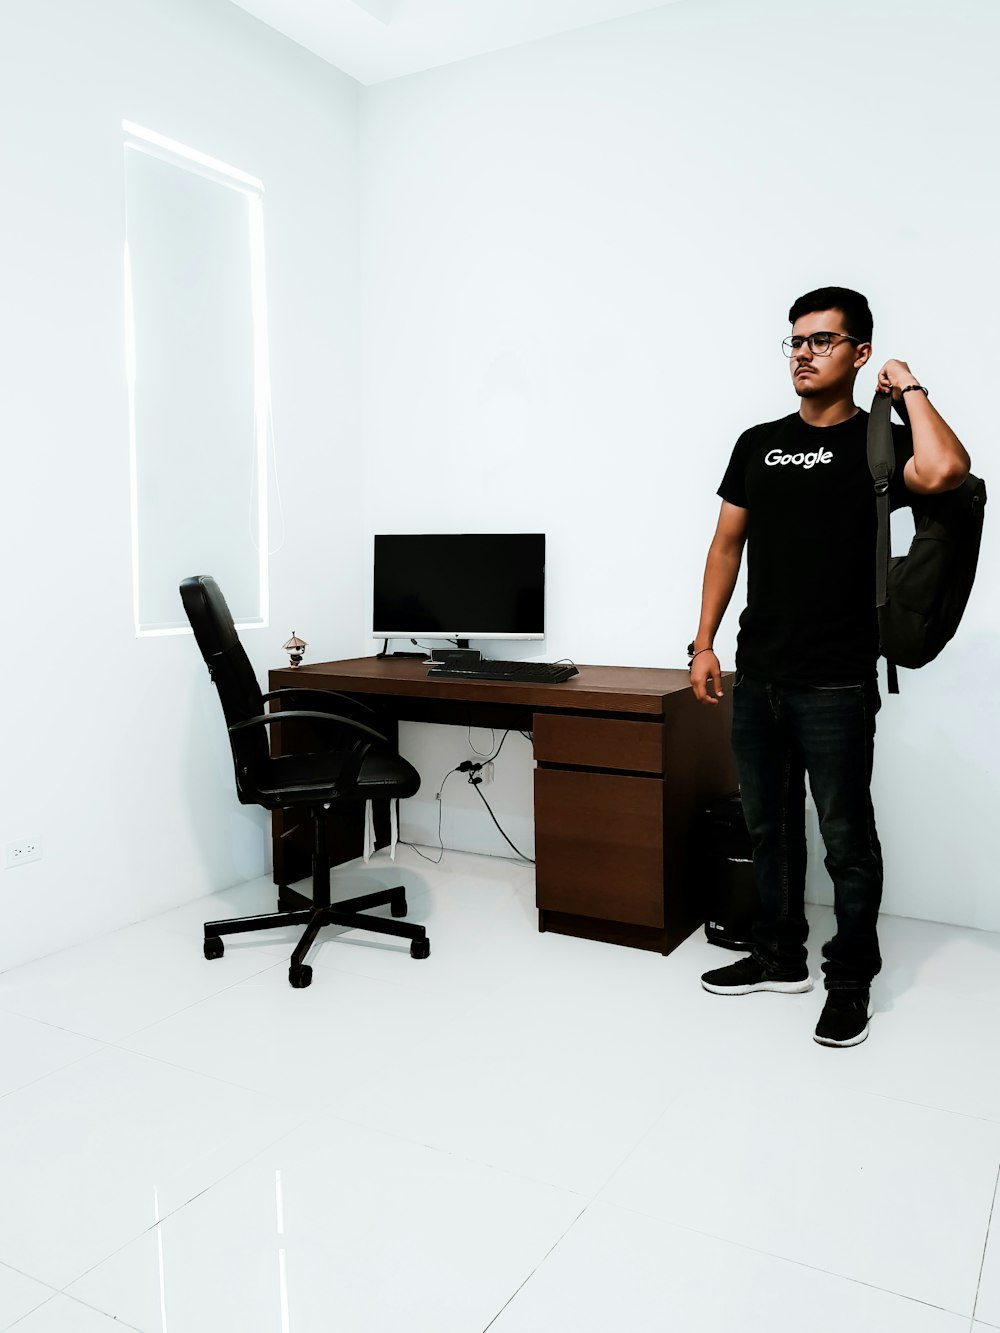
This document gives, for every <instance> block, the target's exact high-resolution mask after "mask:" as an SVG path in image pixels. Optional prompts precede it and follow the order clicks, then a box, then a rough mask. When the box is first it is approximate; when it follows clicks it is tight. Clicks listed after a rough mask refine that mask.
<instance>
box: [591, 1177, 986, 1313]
mask: <svg viewBox="0 0 1000 1333" xmlns="http://www.w3.org/2000/svg"><path fill="white" fill-rule="evenodd" d="M602 1202H603V1205H604V1206H605V1207H611V1208H620V1209H621V1210H622V1212H626V1213H632V1214H633V1215H634V1216H636V1217H644V1218H647V1219H648V1220H649V1221H651V1222H658V1223H660V1225H661V1226H668V1227H676V1228H677V1229H678V1230H679V1231H686V1232H688V1233H689V1234H690V1235H693V1236H702V1237H704V1238H705V1239H706V1240H714V1241H717V1242H718V1243H719V1244H720V1245H729V1246H732V1247H733V1248H734V1249H737V1250H745V1251H747V1252H748V1253H749V1254H759V1255H762V1256H763V1257H764V1258H766V1259H774V1260H776V1261H777V1262H778V1263H782V1264H790V1265H792V1266H794V1267H795V1268H804V1269H806V1270H807V1271H808V1272H810V1273H822V1274H823V1276H824V1277H832V1278H836V1279H837V1280H838V1281H839V1282H851V1283H853V1284H854V1285H855V1286H858V1287H866V1288H867V1289H868V1290H869V1291H878V1292H881V1293H882V1294H883V1295H886V1296H894V1297H896V1299H897V1300H901V1301H912V1302H913V1304H914V1305H921V1306H924V1307H925V1308H926V1309H928V1310H938V1311H940V1313H941V1314H948V1315H954V1316H955V1317H956V1318H959V1319H970V1318H973V1317H974V1316H972V1315H970V1314H969V1312H968V1311H966V1310H953V1309H950V1308H949V1307H948V1306H947V1305H936V1304H935V1303H934V1302H933V1301H925V1300H921V1298H920V1297H919V1296H911V1295H909V1294H908V1293H907V1292H905V1291H896V1290H895V1289H894V1288H892V1287H882V1286H879V1284H878V1283H877V1282H866V1281H865V1279H864V1278H859V1277H852V1276H851V1275H850V1274H849V1273H838V1272H837V1270H836V1269H834V1268H822V1267H820V1265H818V1264H810V1263H807V1262H806V1261H805V1260H804V1259H795V1258H793V1257H792V1256H791V1255H788V1254H779V1253H778V1251H777V1250H767V1249H763V1248H761V1247H760V1246H759V1245H747V1244H745V1243H744V1242H743V1241H739V1240H733V1239H732V1238H731V1237H729V1236H720V1235H719V1234H718V1233H717V1232H714V1231H704V1230H702V1229H701V1228H700V1227H691V1226H687V1225H685V1223H683V1222H676V1221H670V1220H668V1219H667V1218H665V1217H662V1216H660V1215H659V1214H657V1213H650V1212H647V1211H646V1210H645V1209H643V1208H636V1207H634V1206H633V1205H631V1204H624V1203H618V1202H615V1201H612V1202H610V1203H609V1202H607V1201H602Z"/></svg>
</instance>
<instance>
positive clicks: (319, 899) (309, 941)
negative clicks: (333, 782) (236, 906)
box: [205, 806, 431, 989]
mask: <svg viewBox="0 0 1000 1333" xmlns="http://www.w3.org/2000/svg"><path fill="white" fill-rule="evenodd" d="M309 813H310V818H311V820H312V826H313V833H314V845H313V876H312V885H313V896H312V898H307V897H306V895H305V894H304V893H298V892H297V891H296V890H295V889H290V888H289V887H288V886H287V885H285V884H282V885H279V887H278V908H279V910H278V911H277V912H268V913H265V914H264V915H262V916H238V917H232V918H230V919H229V920H228V921H206V922H205V957H206V958H221V957H222V954H223V952H224V945H223V943H222V936H223V935H245V934H247V933H248V932H250V931H254V930H273V929H274V928H275V927H277V926H299V925H304V926H305V930H304V931H303V933H302V936H301V938H300V939H299V942H298V945H297V946H296V949H295V952H294V953H293V954H292V957H291V962H290V964H289V968H288V980H289V982H290V983H291V985H292V986H294V987H295V988H296V989H302V988H303V987H304V986H308V985H309V984H310V982H311V981H312V968H311V967H310V966H309V964H308V963H307V962H306V961H305V959H306V954H307V953H308V952H309V950H310V949H311V948H312V946H313V944H314V943H315V941H316V937H317V936H318V934H319V932H320V931H321V930H322V929H323V927H324V926H342V927H347V928H348V929H351V928H355V929H361V930H370V931H374V932H375V933H376V934H378V935H391V936H395V937H396V938H397V939H404V940H409V941H410V957H411V958H427V957H429V956H430V952H431V945H430V940H428V938H427V929H426V927H425V926H415V925H412V924H411V923H410V922H408V921H397V920H392V921H388V920H386V919H385V917H379V916H369V915H367V912H368V910H369V909H370V908H373V907H388V908H389V910H390V911H391V913H392V915H393V917H402V916H405V915H406V890H405V889H404V887H403V886H402V885H401V884H400V885H397V886H396V887H395V888H391V889H379V890H378V891H377V892H375V893H365V894H361V895H360V896H359V897H357V898H347V899H344V900H343V901H342V902H338V903H332V902H331V901H330V854H329V850H328V848H327V842H326V820H325V818H324V815H325V814H326V808H325V807H323V806H321V807H319V808H318V809H314V810H311V811H310V812H309Z"/></svg>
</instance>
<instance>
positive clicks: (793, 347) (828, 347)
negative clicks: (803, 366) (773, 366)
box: [781, 333, 861, 356]
mask: <svg viewBox="0 0 1000 1333" xmlns="http://www.w3.org/2000/svg"><path fill="white" fill-rule="evenodd" d="M834 338H846V340H847V341H848V342H852V343H860V342H861V339H860V338H852V337H851V335H850V334H849V333H810V334H809V336H808V337H803V335H802V334H801V333H793V334H792V336H791V337H790V338H786V339H785V341H784V342H783V343H782V344H781V350H782V351H783V352H784V353H785V356H794V355H795V353H796V352H798V351H801V349H802V347H803V346H804V345H805V344H806V343H808V344H809V350H810V352H812V354H813V356H829V355H830V353H831V352H832V351H833V349H834V345H835V344H834V341H833V340H834Z"/></svg>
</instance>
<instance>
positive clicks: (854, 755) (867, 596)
mask: <svg viewBox="0 0 1000 1333" xmlns="http://www.w3.org/2000/svg"><path fill="white" fill-rule="evenodd" d="M788 318H789V321H790V322H791V325H792V331H791V336H790V337H788V338H786V339H785V342H784V350H785V353H786V355H787V356H788V358H789V367H790V370H791V375H792V387H793V388H794V390H795V392H796V394H797V395H798V397H799V400H800V401H799V410H798V411H797V412H795V413H793V414H792V415H791V416H787V417H784V418H782V420H780V421H773V422H769V423H768V424H766V425H761V426H754V427H752V428H751V429H750V430H748V431H745V432H744V433H743V435H741V436H740V438H739V440H738V441H737V443H736V447H735V449H734V450H733V453H732V457H731V459H730V463H729V467H728V468H727V469H726V474H725V477H724V478H723V480H722V485H721V486H720V487H719V491H718V494H719V495H720V496H721V498H722V511H721V513H720V515H719V522H718V527H717V528H716V532H715V536H714V538H713V540H712V544H711V546H710V548H709V552H708V560H707V563H706V566H705V579H704V585H703V591H702V605H701V621H700V624H699V626H698V633H697V635H696V637H695V639H694V642H693V643H692V645H691V646H690V648H689V650H688V651H689V652H690V653H691V654H692V658H691V686H692V689H693V690H694V693H695V695H696V696H697V698H698V699H699V701H700V702H702V703H704V704H706V705H708V706H716V705H717V704H718V701H719V698H720V697H721V695H722V692H723V688H722V675H721V667H720V665H719V659H718V657H717V656H716V654H715V651H714V649H713V647H712V644H713V641H714V639H715V634H716V631H717V630H718V627H719V623H720V621H721V620H722V617H723V614H724V613H725V610H726V608H727V606H728V605H729V601H730V598H731V597H732V594H733V588H734V586H735V584H736V578H737V574H738V573H739V568H740V561H741V559H742V555H743V547H744V545H746V546H747V607H746V610H745V611H744V612H743V615H742V616H741V617H740V632H739V638H738V641H737V650H736V675H735V678H734V681H733V733H732V738H733V751H734V754H735V757H736V763H737V770H738V772H739V778H740V789H741V792H742V797H743V811H744V814H745V816H746V821H747V826H748V828H749V830H750V835H751V838H752V841H753V862H754V875H755V879H756V884H757V892H758V915H757V921H756V923H755V926H754V932H753V952H752V953H751V955H750V956H749V957H748V958H743V959H740V960H739V961H738V962H736V963H733V964H731V965H730V966H728V967H722V968H718V969H716V970H714V971H712V972H706V973H705V975H704V976H703V977H702V985H703V986H704V987H705V989H706V990H708V991H711V992H713V993H714V994H717V995H747V994H750V993H751V992H754V991H778V992H783V993H791V994H794V993H797V992H801V991H807V990H810V989H811V988H812V980H811V978H810V976H809V970H808V966H807V961H806V959H807V954H806V936H807V933H808V925H807V922H806V918H805V912H804V908H803V896H804V891H805V871H806V841H805V776H806V774H808V775H809V785H810V789H811V791H812V796H813V800H814V802H815V805H816V811H817V814H818V816H819V825H820V832H821V834H822V837H823V842H824V845H825V847H826V861H825V864H826V868H827V870H828V871H829V873H830V878H831V879H832V881H833V886H834V895H835V904H834V905H835V912H836V923H837V929H836V934H835V936H834V938H833V939H832V940H830V941H829V942H828V943H827V944H825V945H824V947H823V955H824V958H825V960H826V961H825V962H824V964H823V972H824V974H825V984H826V989H827V997H826V1004H825V1006H824V1009H823V1013H822V1016H821V1017H820V1020H819V1023H818V1025H817V1028H816V1033H815V1038H816V1040H817V1041H818V1042H820V1043H821V1044H823V1045H826V1046H854V1045H857V1044H858V1043H859V1042H861V1041H864V1039H865V1037H866V1036H867V1035H868V1002H869V991H870V987H871V983H872V979H873V978H874V977H875V976H876V975H877V974H878V972H879V970H880V968H881V965H882V960H881V957H880V954H879V946H878V936H877V932H876V922H877V919H878V910H879V904H880V902H881V898H882V853H881V849H880V847H879V841H878V835H877V834H876V831H875V817H874V813H873V810H872V803H871V796H870V791H869V787H870V781H871V772H872V752H873V742H874V736H875V714H876V713H877V711H878V709H879V706H880V701H879V695H878V688H877V684H876V670H875V669H876V662H877V658H878V621H877V616H876V612H875V598H874V592H875V534H876V513H875V496H874V490H873V484H872V479H871V475H870V473H869V471H868V463H867V449H866V442H867V426H868V414H867V412H863V411H862V410H861V409H860V408H858V407H857V406H856V405H855V403H854V381H855V379H856V377H857V374H858V371H859V370H860V369H861V368H862V366H864V365H865V364H866V362H867V361H868V359H869V358H870V356H871V354H872V345H871V336H872V316H871V311H870V310H869V308H868V302H867V301H866V300H865V298H864V297H863V296H862V295H860V293H858V292H854V291H850V290H849V289H847V288H843V287H823V288H820V289H819V290H817V291H814V292H809V293H808V294H807V295H805V296H802V297H800V298H799V299H798V300H797V301H796V302H795V304H794V305H793V306H792V308H791V310H790V311H789V315H788ZM878 387H879V390H880V391H881V392H884V393H890V392H891V393H892V396H893V400H894V402H895V403H896V404H897V405H898V407H899V408H900V411H901V412H902V413H903V414H905V415H906V416H908V420H909V425H908V426H895V425H894V426H893V444H894V447H895V451H896V473H895V476H894V478H893V483H892V490H891V497H892V506H893V508H897V507H899V506H900V505H903V504H908V503H909V498H908V496H909V495H910V494H911V493H912V494H916V495H928V494H932V493H934V492H936V491H946V490H950V489H952V488H953V487H955V486H959V485H961V483H962V481H963V480H964V478H965V476H966V474H967V473H968V471H969V457H968V455H967V454H966V452H965V449H964V448H963V447H962V445H961V443H960V441H959V440H958V438H957V436H956V435H955V433H954V432H953V431H952V430H951V428H950V427H949V426H948V425H947V423H946V422H945V421H944V420H943V419H942V418H941V416H940V415H939V414H938V412H937V410H936V409H935V407H934V405H933V404H932V403H931V402H930V399H929V397H928V394H927V390H926V389H925V388H924V387H923V386H922V385H921V384H920V382H919V381H918V379H917V378H916V376H915V375H914V374H913V373H912V372H911V370H910V368H909V366H908V365H907V364H906V362H905V361H898V360H892V361H887V362H886V363H885V365H884V366H883V367H882V369H881V370H880V371H879V375H878Z"/></svg>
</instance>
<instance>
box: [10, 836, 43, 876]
mask: <svg viewBox="0 0 1000 1333" xmlns="http://www.w3.org/2000/svg"><path fill="white" fill-rule="evenodd" d="M41 859H42V840H41V838H18V839H17V841H16V842H9V843H8V844H7V847H6V859H5V861H4V865H5V866H6V868H7V869H8V870H13V869H14V867H15V866H23V865H27V863H28V862H29V861H40V860H41Z"/></svg>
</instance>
